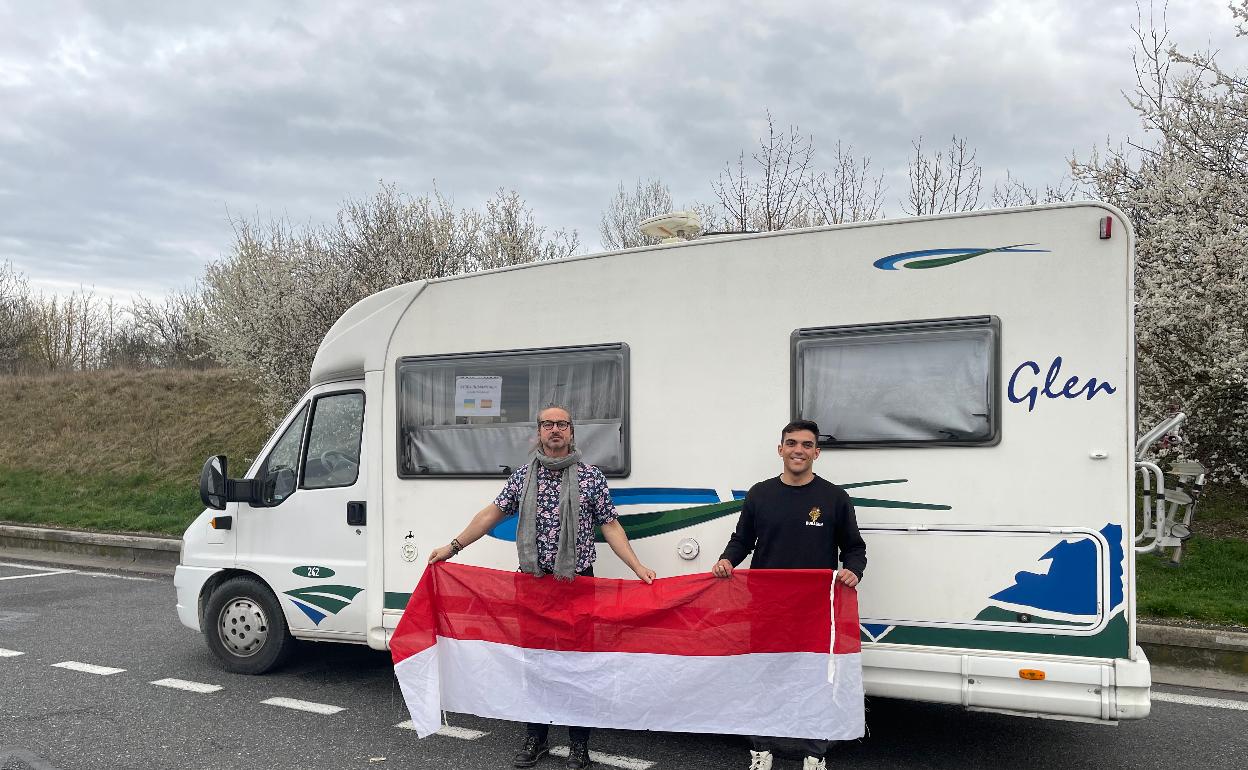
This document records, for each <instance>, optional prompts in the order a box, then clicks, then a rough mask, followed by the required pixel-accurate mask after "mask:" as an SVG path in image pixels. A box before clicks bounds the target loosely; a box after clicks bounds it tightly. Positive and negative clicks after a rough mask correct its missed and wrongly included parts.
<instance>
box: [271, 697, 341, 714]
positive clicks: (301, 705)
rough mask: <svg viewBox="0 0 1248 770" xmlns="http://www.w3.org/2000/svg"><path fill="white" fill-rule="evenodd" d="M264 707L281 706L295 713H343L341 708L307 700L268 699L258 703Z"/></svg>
mask: <svg viewBox="0 0 1248 770" xmlns="http://www.w3.org/2000/svg"><path fill="white" fill-rule="evenodd" d="M260 702H261V703H263V704H264V705H266V706H281V707H282V708H286V709H294V710H296V711H310V712H312V713H313V714H337V713H338V712H339V711H344V710H345V709H344V708H343V707H342V706H331V705H329V704H328V703H313V702H312V701H307V700H296V699H294V698H269V699H268V700H262V701H260Z"/></svg>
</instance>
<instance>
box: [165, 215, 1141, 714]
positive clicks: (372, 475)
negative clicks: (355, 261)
mask: <svg viewBox="0 0 1248 770" xmlns="http://www.w3.org/2000/svg"><path fill="white" fill-rule="evenodd" d="M1132 287H1133V235H1132V231H1131V228H1130V225H1129V223H1128V222H1127V221H1126V219H1125V218H1124V216H1123V214H1122V212H1120V211H1118V210H1117V209H1114V208H1113V207H1110V206H1107V205H1104V204H1099V203H1070V204H1057V205H1046V206H1037V207H1028V208H1021V209H1008V210H1000V211H977V212H970V213H962V214H954V215H942V216H932V217H919V218H912V219H895V220H894V219H890V220H883V221H875V222H863V223H855V224H847V225H839V226H831V227H819V228H810V229H803V230H791V231H783V232H768V233H757V234H742V235H730V236H721V237H704V238H699V239H694V240H689V241H683V240H682V241H680V242H678V243H672V244H666V245H656V246H649V247H644V248H636V249H629V250H625V251H619V252H613V253H606V254H593V255H588V256H578V257H571V258H567V259H561V260H555V261H547V262H536V263H532V264H525V265H519V266H515V267H509V268H504V269H499V270H491V271H487V272H481V273H473V274H468V275H459V276H454V277H448V278H441V279H437V280H430V281H418V282H414V283H408V284H404V285H400V286H395V287H393V288H390V289H387V290H385V291H382V292H379V293H377V294H375V295H373V296H370V297H367V298H366V299H364V300H362V301H360V302H359V303H357V304H356V305H354V306H353V307H351V308H350V309H349V310H348V311H347V312H346V313H344V314H343V316H342V317H341V318H340V319H339V320H338V321H337V323H335V324H334V326H333V328H332V329H330V331H329V332H328V333H327V334H326V336H325V338H324V341H323V342H322V343H321V345H320V348H319V350H318V352H317V355H316V358H315V362H314V364H313V367H312V370H311V387H310V388H309V390H308V391H307V393H306V395H304V396H303V397H302V398H301V399H300V400H299V401H298V403H296V404H295V405H294V407H293V408H292V409H291V410H290V413H289V414H288V415H287V416H286V417H285V418H284V419H283V420H282V421H281V423H280V424H279V425H278V427H277V429H276V431H275V432H274V434H273V436H272V438H271V439H270V440H269V441H268V443H267V444H266V445H265V446H264V447H263V449H262V451H261V452H260V453H259V454H258V456H257V458H256V460H255V461H254V463H253V464H252V465H251V467H250V468H249V469H248V470H247V471H246V473H245V474H244V475H243V476H242V477H241V478H239V479H237V480H233V479H229V478H228V474H229V471H228V466H227V464H226V461H225V460H224V459H223V458H210V460H209V462H208V464H207V465H206V466H205V470H204V476H203V491H204V495H205V500H206V502H207V503H209V505H210V507H209V508H208V509H207V510H205V511H204V512H203V513H202V514H201V515H200V516H199V517H198V519H196V521H195V522H194V523H193V524H192V525H191V526H190V527H189V528H188V529H187V531H186V534H185V537H184V549H183V556H182V563H181V566H179V567H178V569H177V574H176V585H177V595H178V613H179V617H180V618H181V621H182V622H183V623H184V624H185V625H187V626H189V627H190V628H193V629H197V630H202V631H203V633H204V634H205V636H206V639H207V641H208V645H209V646H210V647H211V648H212V650H213V651H214V652H215V653H216V654H217V655H218V656H219V657H220V658H221V660H222V661H224V662H225V664H226V665H227V666H228V667H230V668H231V669H233V670H237V671H249V672H257V673H258V672H262V671H264V670H267V669H269V668H271V667H272V666H274V665H276V664H277V663H279V662H280V661H281V660H282V659H283V657H284V656H285V655H286V654H287V653H288V652H289V650H290V648H291V645H292V644H293V639H302V640H315V641H332V642H348V643H356V644H367V645H369V646H371V647H374V648H377V649H385V648H386V646H387V641H388V639H389V636H390V634H391V633H392V631H393V629H394V628H395V626H396V624H397V623H398V620H399V617H400V616H401V614H402V612H403V609H404V606H405V604H406V601H407V598H408V596H409V594H410V592H411V591H412V589H413V588H414V587H415V585H416V583H417V581H418V580H419V579H420V576H421V574H422V571H423V569H424V566H425V563H426V559H427V557H428V554H429V552H430V550H431V549H433V548H435V547H437V546H439V545H443V544H446V543H447V542H449V541H450V539H451V538H452V537H454V536H455V535H456V534H458V533H459V531H460V530H461V529H462V528H463V526H464V524H465V523H466V522H467V520H468V519H469V518H470V517H471V515H472V514H473V513H475V512H476V511H478V510H480V509H481V508H482V507H483V506H484V505H485V504H487V503H488V502H489V501H491V500H492V499H494V497H495V495H497V493H498V492H499V490H500V489H501V487H502V484H503V480H504V478H505V477H506V476H507V474H508V473H510V472H511V471H512V469H514V468H516V467H517V466H518V465H520V464H523V463H524V462H525V461H526V457H527V456H528V453H529V452H530V451H531V449H532V446H533V439H534V437H535V435H536V424H535V417H536V413H537V411H538V409H539V408H540V407H542V406H544V405H546V404H549V403H559V404H564V405H566V406H568V408H569V409H570V410H571V411H572V413H573V415H574V418H575V424H576V428H575V429H576V441H577V444H578V447H579V448H580V449H581V451H582V452H583V453H584V455H585V457H586V459H587V461H589V462H592V463H593V464H595V465H597V466H598V467H600V468H601V469H602V470H603V471H604V472H605V473H606V475H607V477H608V480H609V482H610V486H611V491H612V496H613V498H614V501H615V504H616V506H617V508H618V510H619V512H620V514H621V521H622V523H623V525H624V527H625V529H626V531H627V532H628V533H629V536H630V538H631V539H632V543H633V546H634V548H635V549H636V551H637V553H638V554H639V556H640V557H641V559H642V560H643V561H644V562H645V563H646V564H647V565H649V566H650V567H652V568H654V569H655V570H657V571H658V573H659V575H660V576H664V575H676V574H686V573H695V572H704V571H709V570H710V568H711V566H712V565H713V564H714V562H715V561H716V560H717V559H718V558H719V554H720V553H721V551H722V549H723V548H724V546H725V544H726V543H727V540H728V536H729V534H730V533H731V532H732V529H733V527H734V525H735V523H736V518H737V516H736V514H737V512H738V511H739V510H740V507H741V501H742V499H743V497H744V494H745V490H747V489H748V488H749V487H750V485H751V484H753V483H754V482H756V481H759V480H761V479H764V478H767V477H770V476H775V475H776V474H777V473H778V472H779V470H780V468H779V461H778V458H777V457H776V453H775V446H776V445H777V444H778V443H779V438H780V436H779V432H780V428H781V427H782V426H783V425H784V424H785V423H787V422H788V421H789V420H791V419H798V418H804V419H813V420H815V421H816V422H818V424H819V426H820V430H821V435H820V436H819V441H820V446H821V449H822V454H821V457H820V458H819V459H818V461H817V462H816V464H815V470H816V472H817V473H818V474H820V475H821V476H824V477H825V478H827V479H829V480H831V481H833V482H835V483H837V484H839V485H840V486H842V487H843V488H845V489H846V490H847V491H848V492H849V494H850V495H851V497H852V498H853V502H854V505H855V507H856V510H857V516H858V522H859V525H860V527H861V528H862V531H863V534H864V536H865V539H866V541H867V546H868V560H869V563H868V566H867V570H866V574H865V577H864V580H863V581H862V583H861V585H860V586H859V589H860V594H859V600H860V608H861V634H862V641H863V656H862V660H863V666H864V680H865V684H866V689H867V693H868V694H869V695H876V696H883V697H895V698H907V699H914V700H921V701H932V702H938V703H951V704H960V705H962V706H965V707H967V708H972V709H984V710H993V711H1003V712H1011V713H1018V714H1025V715H1031V716H1047V717H1058V718H1067V719H1081V720H1089V721H1100V722H1113V721H1116V720H1120V719H1133V718H1139V717H1143V716H1145V715H1147V714H1148V711H1149V686H1150V674H1149V664H1148V661H1147V659H1146V657H1145V656H1144V653H1143V652H1142V650H1141V649H1140V647H1139V646H1138V645H1137V643H1136V633H1135V575H1134V559H1133V544H1134V539H1135V536H1136V533H1135V531H1134V530H1135V524H1134V515H1133V511H1134V506H1135V497H1134V480H1133V474H1134V459H1135V457H1134V444H1135V404H1134V401H1133V398H1134V395H1133V394H1134V383H1133V378H1134V361H1135V359H1134V328H1133V321H1132V302H1133V299H1132V292H1133V288H1132ZM514 538H515V532H514V523H512V522H509V521H504V523H503V524H501V525H500V526H499V527H498V528H496V529H495V531H493V532H492V533H491V534H490V536H488V537H486V538H483V539H482V540H481V541H478V542H477V543H475V544H474V545H473V546H472V547H471V548H468V549H466V550H465V551H464V552H463V553H462V554H460V555H459V556H458V557H457V558H458V559H460V560H462V561H465V562H468V563H472V564H478V565H483V566H491V567H496V568H500V569H514V568H515V563H516V553H515V544H514ZM600 548H601V549H602V553H601V554H600V555H601V557H602V558H600V559H599V561H598V565H597V574H598V575H599V576H600V577H632V574H631V572H629V571H628V570H627V568H625V567H624V565H622V564H621V563H620V562H619V561H618V560H617V559H615V558H614V556H613V555H612V554H611V553H610V552H609V550H608V549H607V548H606V546H605V545H601V546H600ZM742 566H748V562H747V563H746V564H744V565H742Z"/></svg>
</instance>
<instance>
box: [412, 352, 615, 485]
mask: <svg viewBox="0 0 1248 770" xmlns="http://www.w3.org/2000/svg"><path fill="white" fill-rule="evenodd" d="M627 361H628V347H627V346H626V345H623V344H618V345H604V346H594V347H577V348H564V349H550V350H539V351H517V352H503V353H480V354H457V355H446V356H420V357H410V358H403V359H400V361H399V365H398V379H399V388H398V398H399V410H398V411H399V475H400V476H403V477H415V476H430V475H456V476H463V475H473V476H480V475H486V476H504V475H506V474H508V473H510V472H511V470H512V469H514V468H516V467H518V466H519V465H521V464H523V463H524V462H525V461H526V459H527V458H528V457H529V454H530V452H532V450H533V448H534V446H535V445H536V441H535V439H536V436H537V422H536V417H537V412H538V411H539V410H540V409H541V408H543V407H545V406H547V405H549V404H559V405H561V406H565V407H567V408H568V410H569V411H571V413H572V415H573V418H574V421H575V424H576V445H577V448H578V449H580V450H581V453H582V454H583V455H584V457H585V461H586V462H588V463H591V464H593V465H597V466H598V467H599V468H601V469H602V470H603V472H604V473H606V474H607V475H612V476H621V475H625V474H627V472H628V453H627V446H628V445H627V434H628V431H627V422H626V405H627V403H628V399H627V392H628V391H627V381H626V373H627Z"/></svg>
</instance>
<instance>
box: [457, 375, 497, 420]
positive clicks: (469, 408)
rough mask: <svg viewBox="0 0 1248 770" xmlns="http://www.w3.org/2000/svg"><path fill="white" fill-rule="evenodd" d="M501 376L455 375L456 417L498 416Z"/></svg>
mask: <svg viewBox="0 0 1248 770" xmlns="http://www.w3.org/2000/svg"><path fill="white" fill-rule="evenodd" d="M502 405H503V378H502V377H456V378H455V416H456V417H498V416H500V415H501V414H502V411H501V409H502Z"/></svg>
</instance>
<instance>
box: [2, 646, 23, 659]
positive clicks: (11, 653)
mask: <svg viewBox="0 0 1248 770" xmlns="http://www.w3.org/2000/svg"><path fill="white" fill-rule="evenodd" d="M25 654H26V653H24V652H18V651H17V650H6V649H4V648H3V647H0V658H16V657H17V656H18V655H25Z"/></svg>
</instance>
